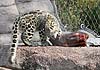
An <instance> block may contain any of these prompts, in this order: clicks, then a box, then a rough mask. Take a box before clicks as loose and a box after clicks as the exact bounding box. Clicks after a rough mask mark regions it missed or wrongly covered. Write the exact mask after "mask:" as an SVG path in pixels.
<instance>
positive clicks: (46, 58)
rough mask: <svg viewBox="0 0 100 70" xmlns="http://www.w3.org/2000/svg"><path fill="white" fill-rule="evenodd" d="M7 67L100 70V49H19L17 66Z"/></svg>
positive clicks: (55, 47) (50, 47) (28, 69)
mask: <svg viewBox="0 0 100 70" xmlns="http://www.w3.org/2000/svg"><path fill="white" fill-rule="evenodd" d="M0 60H1V58H0ZM2 62H3V61H2ZM6 66H8V67H17V68H25V69H27V70H31V69H30V68H32V69H34V68H36V70H45V69H46V70H100V48H98V47H91V48H87V47H77V48H76V47H57V46H49V47H18V50H17V57H16V64H14V65H11V64H9V63H8V65H6Z"/></svg>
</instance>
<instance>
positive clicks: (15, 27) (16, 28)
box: [9, 18, 19, 64]
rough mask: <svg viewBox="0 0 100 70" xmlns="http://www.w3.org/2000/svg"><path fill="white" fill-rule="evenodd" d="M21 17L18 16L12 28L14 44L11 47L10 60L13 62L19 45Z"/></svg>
mask: <svg viewBox="0 0 100 70" xmlns="http://www.w3.org/2000/svg"><path fill="white" fill-rule="evenodd" d="M18 21H19V18H17V19H16V20H15V22H14V24H13V28H12V45H11V47H10V58H9V62H10V63H11V64H13V63H15V57H16V50H17V47H18V38H19V22H18Z"/></svg>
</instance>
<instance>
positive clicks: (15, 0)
mask: <svg viewBox="0 0 100 70" xmlns="http://www.w3.org/2000/svg"><path fill="white" fill-rule="evenodd" d="M37 9H39V10H44V11H48V12H50V13H52V14H54V9H53V6H52V4H51V2H50V0H1V1H0V45H9V44H11V28H12V25H13V22H14V20H15V18H16V17H17V16H18V15H19V14H23V13H26V12H29V11H32V10H37Z"/></svg>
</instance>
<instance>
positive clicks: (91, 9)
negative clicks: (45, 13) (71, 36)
mask: <svg viewBox="0 0 100 70" xmlns="http://www.w3.org/2000/svg"><path fill="white" fill-rule="evenodd" d="M56 4H57V8H58V12H59V16H60V18H61V20H62V23H63V24H68V28H67V29H68V30H70V31H75V30H77V29H78V28H79V25H80V24H81V23H83V24H85V25H88V26H89V28H90V29H92V30H95V31H96V32H97V33H98V34H100V25H99V24H100V22H99V21H100V8H99V7H100V0H56Z"/></svg>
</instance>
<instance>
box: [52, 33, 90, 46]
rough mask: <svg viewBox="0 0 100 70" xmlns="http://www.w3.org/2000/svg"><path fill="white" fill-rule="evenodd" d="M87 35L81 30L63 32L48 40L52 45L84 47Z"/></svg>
mask: <svg viewBox="0 0 100 70" xmlns="http://www.w3.org/2000/svg"><path fill="white" fill-rule="evenodd" d="M88 37H89V36H88V35H87V34H86V33H83V32H73V33H70V34H68V33H63V34H61V35H59V36H57V37H56V38H54V37H51V38H50V41H51V43H52V44H53V45H54V46H65V47H81V46H82V47H85V46H86V40H87V39H88Z"/></svg>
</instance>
